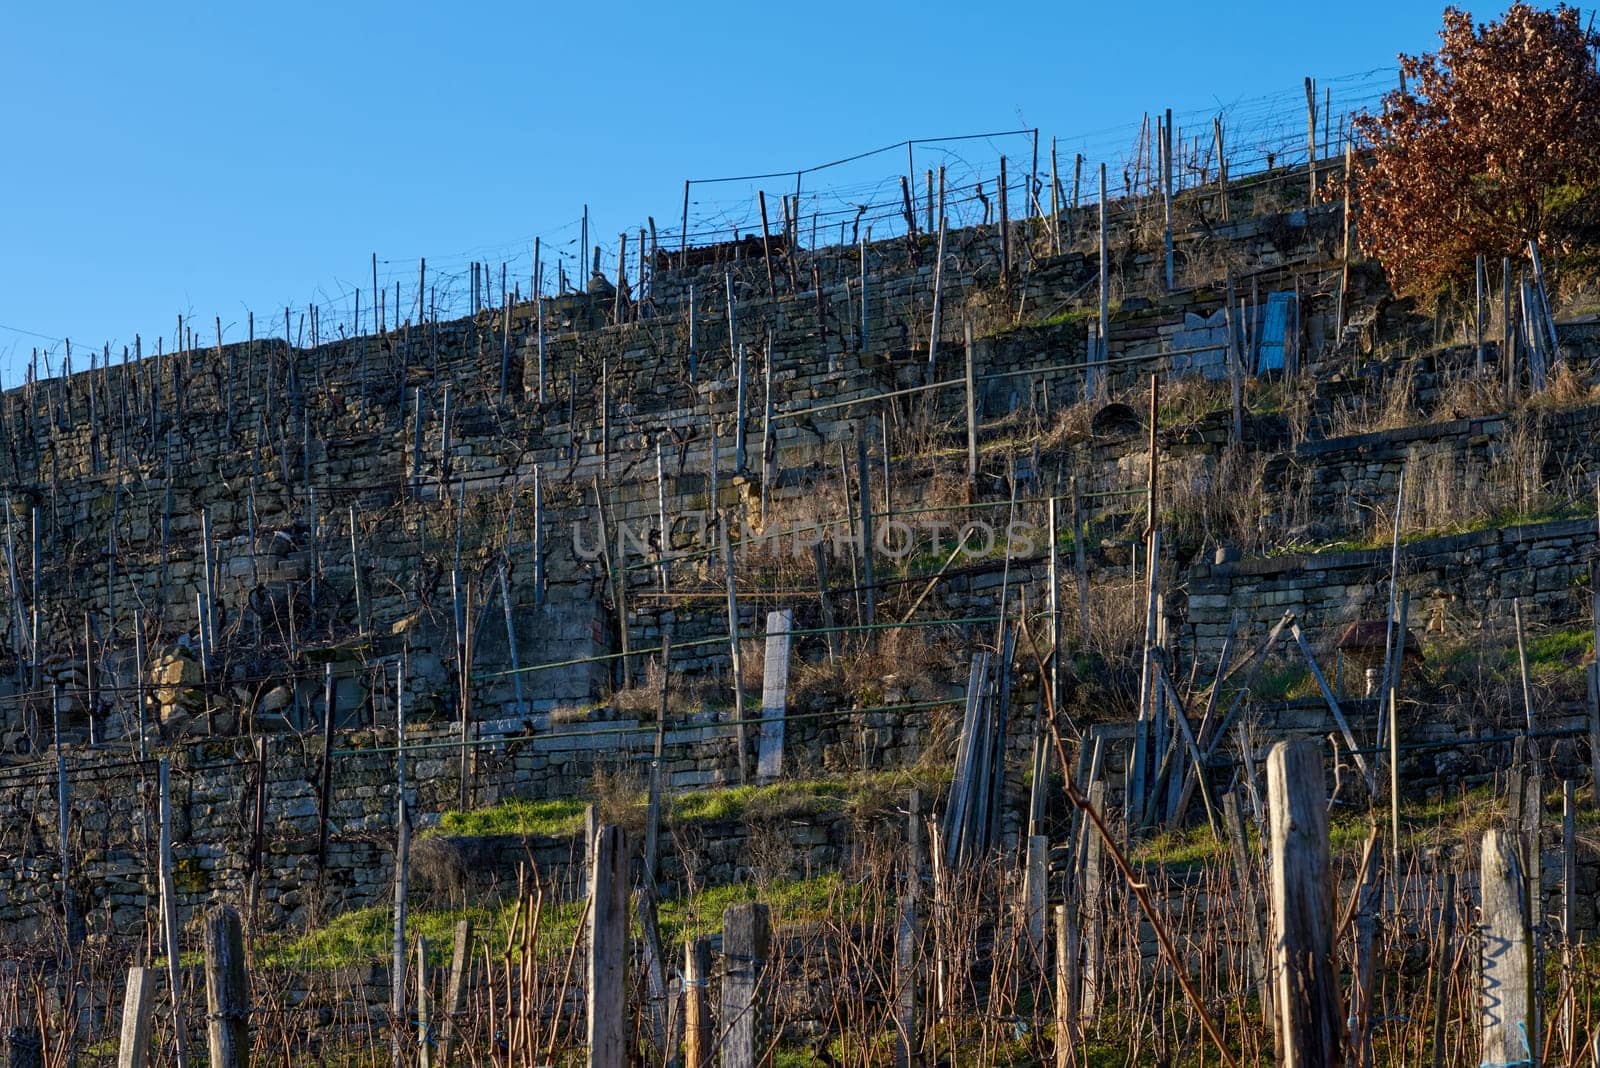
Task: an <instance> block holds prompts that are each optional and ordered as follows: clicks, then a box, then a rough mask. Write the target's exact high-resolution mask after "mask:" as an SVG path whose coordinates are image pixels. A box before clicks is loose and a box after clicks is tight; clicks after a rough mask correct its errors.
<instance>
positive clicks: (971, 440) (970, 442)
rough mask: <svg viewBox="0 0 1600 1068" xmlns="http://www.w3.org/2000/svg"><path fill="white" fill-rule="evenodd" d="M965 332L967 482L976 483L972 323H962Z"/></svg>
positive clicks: (975, 401) (975, 398) (975, 419)
mask: <svg viewBox="0 0 1600 1068" xmlns="http://www.w3.org/2000/svg"><path fill="white" fill-rule="evenodd" d="M964 329H965V333H966V342H967V348H966V354H967V367H966V371H967V374H966V386H967V483H968V485H969V486H970V485H976V483H977V481H978V404H977V396H976V393H975V391H974V389H973V374H972V323H971V322H970V321H969V322H967V323H965V324H964Z"/></svg>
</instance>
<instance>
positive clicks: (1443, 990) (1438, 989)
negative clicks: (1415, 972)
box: [1396, 871, 1456, 1068]
mask: <svg viewBox="0 0 1600 1068" xmlns="http://www.w3.org/2000/svg"><path fill="white" fill-rule="evenodd" d="M1396 878H1397V879H1398V876H1396ZM1396 885H1397V886H1398V884H1396ZM1443 897H1444V905H1443V907H1442V908H1441V909H1440V913H1441V915H1440V918H1439V919H1440V923H1439V941H1438V944H1437V946H1436V947H1435V949H1434V954H1433V1068H1444V1062H1445V1025H1446V1024H1447V1023H1448V1022H1449V1020H1448V1018H1447V1017H1448V1013H1447V1011H1446V1010H1447V1009H1448V1007H1449V996H1450V973H1451V969H1452V967H1453V965H1454V962H1455V954H1454V950H1453V947H1452V943H1453V941H1454V939H1455V932H1456V873H1455V872H1453V871H1447V872H1445V873H1444V891H1443Z"/></svg>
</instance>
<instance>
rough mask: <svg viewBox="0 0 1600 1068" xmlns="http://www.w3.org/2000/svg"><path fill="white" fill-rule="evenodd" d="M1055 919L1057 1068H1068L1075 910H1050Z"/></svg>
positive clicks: (1074, 1016)
mask: <svg viewBox="0 0 1600 1068" xmlns="http://www.w3.org/2000/svg"><path fill="white" fill-rule="evenodd" d="M1051 911H1052V914H1053V915H1054V918H1055V933H1056V956H1055V969H1056V972H1055V1014H1056V1036H1055V1041H1056V1057H1055V1066H1056V1068H1071V1065H1072V1062H1073V1056H1074V1053H1075V1051H1076V1050H1077V1048H1078V1035H1079V1030H1078V977H1079V970H1078V952H1079V948H1078V927H1077V914H1076V909H1075V907H1074V905H1073V903H1072V901H1071V892H1070V891H1069V892H1068V903H1067V904H1065V905H1056V906H1054V907H1053V908H1052V910H1051Z"/></svg>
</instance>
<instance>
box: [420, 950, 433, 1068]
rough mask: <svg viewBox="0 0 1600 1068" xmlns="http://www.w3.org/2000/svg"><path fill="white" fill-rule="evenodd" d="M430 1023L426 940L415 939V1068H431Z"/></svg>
mask: <svg viewBox="0 0 1600 1068" xmlns="http://www.w3.org/2000/svg"><path fill="white" fill-rule="evenodd" d="M431 1029H432V1022H431V1020H430V1018H429V1015H428V940H427V939H426V938H423V937H421V936H418V938H417V1068H433V1034H432V1030H431Z"/></svg>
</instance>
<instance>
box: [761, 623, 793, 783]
mask: <svg viewBox="0 0 1600 1068" xmlns="http://www.w3.org/2000/svg"><path fill="white" fill-rule="evenodd" d="M793 624H794V613H793V612H792V611H791V610H789V609H787V608H784V609H780V610H778V611H775V612H768V613H767V655H766V662H765V663H764V665H763V672H762V679H761V738H760V741H759V755H758V757H757V760H756V783H757V784H758V785H761V784H765V783H771V782H776V781H777V780H778V779H780V778H782V777H783V740H784V720H785V718H786V717H787V716H788V693H789V631H790V629H791V628H792V627H793Z"/></svg>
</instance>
